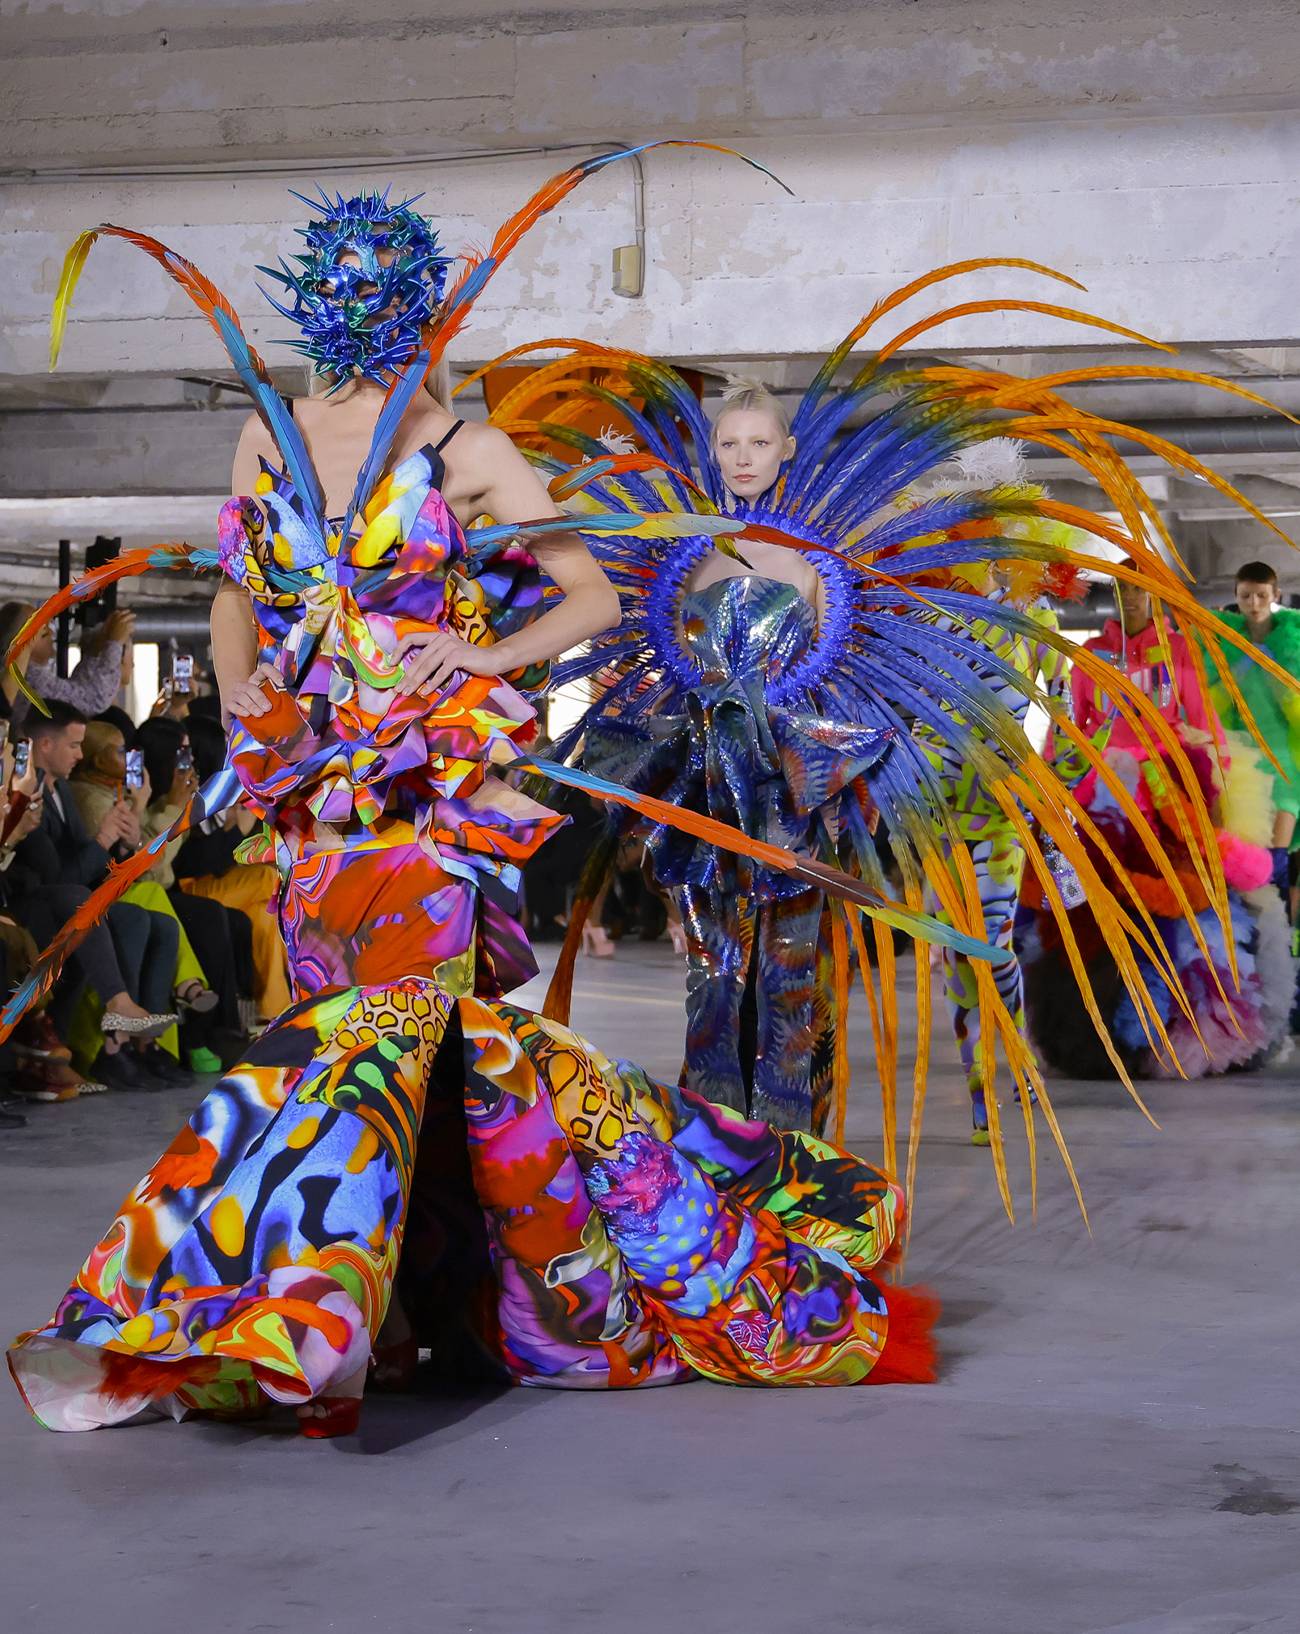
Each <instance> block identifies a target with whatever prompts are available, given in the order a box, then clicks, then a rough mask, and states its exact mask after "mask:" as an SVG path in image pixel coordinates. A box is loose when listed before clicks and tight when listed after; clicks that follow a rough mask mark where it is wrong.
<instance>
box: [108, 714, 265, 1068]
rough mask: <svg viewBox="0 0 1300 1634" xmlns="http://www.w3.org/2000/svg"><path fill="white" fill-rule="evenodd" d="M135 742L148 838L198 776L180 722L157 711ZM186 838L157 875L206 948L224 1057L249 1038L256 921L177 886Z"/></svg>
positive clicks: (173, 813) (167, 822) (213, 1038)
mask: <svg viewBox="0 0 1300 1634" xmlns="http://www.w3.org/2000/svg"><path fill="white" fill-rule="evenodd" d="M136 742H137V744H138V746H139V748H140V750H141V751H142V753H143V756H144V773H145V787H144V791H143V793H144V795H145V796H146V798H145V799H144V800H143V801H142V805H141V829H142V832H143V838H144V839H145V841H146V842H147V841H149V840H152V839H154V838H156V837H157V836H158V835H159V834H162V833H165V832H166V830H167V829H169V828H170V827H171V826H172V824H173V823H174V822H175V821H176V819H177V818H178V817H179V816H180V814H181V812H182V811H183V810H184V808H185V805H186V803H187V802H188V800H189V799H190V796H191V795H192V794H193V793H194V792H195V790H196V789H197V788H198V784H199V780H198V776H197V773H196V772H195V770H194V755H193V750H192V748H191V745H190V739H189V734H188V732H187V730H186V727H185V725H184V724H183V723H182V722H180V721H175V720H172V719H170V718H169V717H167V716H164V715H156V716H154V717H153V718H152V719H150V720H147V721H144V722H143V723H142V724H141V725H140V727H139V728H138V729H137V731H136ZM184 843H185V842H184V838H183V837H182V838H181V839H177V840H173V841H172V842H171V844H170V845H168V847H167V848H166V850H165V851H164V852H163V854H162V855H161V856H160V857H159V859H158V862H157V864H156V865H155V867H154V869H153V879H154V881H155V882H156V883H157V884H159V885H161V886H163V887H164V888H165V890H166V891H167V896H168V900H169V901H170V902H171V904H172V907H173V908H174V910H175V912H176V916H177V918H178V919H179V920H180V922H181V925H182V926H183V927H184V929H185V930H186V931H187V932H188V933H189V935H190V937H191V938H192V939H193V940H194V941H195V942H196V943H197V945H198V946H200V947H201V948H202V949H203V964H204V968H205V970H206V971H207V973H208V978H209V980H210V982H211V985H212V986H213V988H215V990H216V992H217V994H218V995H219V1004H218V1008H217V1009H216V1011H215V1012H214V1014H215V1019H216V1021H217V1024H218V1027H219V1028H220V1030H221V1033H222V1034H224V1035H226V1036H224V1037H219V1036H217V1034H215V1033H214V1034H211V1035H210V1036H209V1039H208V1043H209V1045H212V1046H217V1047H218V1053H219V1054H220V1055H221V1056H222V1057H225V1056H229V1057H230V1058H231V1059H232V1060H233V1059H236V1058H237V1056H238V1054H239V1053H240V1050H241V1049H242V1047H243V1046H244V1045H245V1044H247V1042H248V1040H247V1037H246V1035H244V1034H243V1033H242V1031H241V1028H240V1015H239V1001H240V999H241V998H251V997H252V996H253V992H254V985H255V983H254V968H253V957H252V927H251V926H250V925H249V922H248V920H247V918H246V917H245V915H244V914H242V913H241V912H240V911H239V910H238V909H236V908H228V907H227V906H226V905H225V904H224V903H222V902H220V901H214V900H211V899H209V898H207V897H204V896H196V895H193V894H191V893H190V892H188V891H183V890H181V889H180V888H179V886H178V885H177V883H176V876H175V871H174V869H175V860H176V856H177V853H178V852H179V851H180V849H181V847H182V846H183V845H184ZM209 1053H211V1051H210V1050H209ZM208 1066H209V1068H210V1067H211V1063H210V1062H209V1063H208ZM213 1070H215V1069H213Z"/></svg>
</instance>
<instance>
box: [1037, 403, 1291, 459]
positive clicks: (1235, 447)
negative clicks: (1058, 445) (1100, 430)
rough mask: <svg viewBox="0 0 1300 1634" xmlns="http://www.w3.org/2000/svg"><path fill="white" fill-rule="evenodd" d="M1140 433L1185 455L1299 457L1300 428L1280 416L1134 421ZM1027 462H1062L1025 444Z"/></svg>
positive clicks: (1119, 442)
mask: <svg viewBox="0 0 1300 1634" xmlns="http://www.w3.org/2000/svg"><path fill="white" fill-rule="evenodd" d="M1132 425H1133V426H1134V428H1135V429H1136V430H1138V431H1145V432H1148V433H1149V434H1150V435H1151V436H1153V437H1163V438H1164V440H1165V441H1166V442H1170V443H1173V444H1174V445H1175V446H1176V447H1178V448H1181V449H1182V450H1183V452H1184V453H1185V454H1297V453H1300V425H1294V424H1293V423H1292V422H1291V421H1290V420H1284V419H1283V418H1282V416H1281V415H1280V414H1278V415H1262V414H1259V415H1256V414H1243V415H1233V414H1222V415H1217V416H1208V417H1206V418H1204V419H1198V418H1195V417H1193V416H1188V417H1186V418H1183V419H1168V420H1134V421H1132ZM1113 445H1114V447H1116V448H1117V449H1118V450H1119V452H1120V453H1121V454H1124V455H1125V456H1126V457H1131V456H1132V455H1135V454H1150V452H1151V450H1150V449H1149V448H1147V447H1145V446H1144V445H1143V444H1142V443H1136V442H1133V441H1132V439H1131V438H1128V437H1115V438H1114V439H1113ZM1024 452H1025V458H1026V459H1030V460H1054V459H1059V458H1060V457H1061V456H1060V454H1059V453H1058V452H1057V451H1056V450H1055V449H1053V448H1040V447H1038V446H1037V445H1036V444H1034V443H1026V444H1025V448H1024Z"/></svg>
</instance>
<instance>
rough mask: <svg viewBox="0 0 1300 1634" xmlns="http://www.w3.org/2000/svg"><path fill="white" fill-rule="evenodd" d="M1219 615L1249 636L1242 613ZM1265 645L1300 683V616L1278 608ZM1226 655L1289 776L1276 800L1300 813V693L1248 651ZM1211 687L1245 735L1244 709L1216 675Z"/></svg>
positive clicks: (1229, 722)
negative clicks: (1270, 673)
mask: <svg viewBox="0 0 1300 1634" xmlns="http://www.w3.org/2000/svg"><path fill="white" fill-rule="evenodd" d="M1219 617H1220V618H1221V619H1222V620H1223V622H1224V623H1225V624H1226V625H1227V626H1228V628H1229V629H1231V630H1236V631H1237V632H1238V634H1240V635H1246V634H1247V633H1248V632H1247V630H1246V620H1245V619H1244V618H1243V617H1242V615H1241V614H1240V613H1237V612H1227V613H1220V614H1219ZM1262 645H1263V648H1264V651H1265V652H1267V653H1268V655H1269V657H1270V658H1272V659H1273V660H1274V661H1275V662H1276V663H1278V664H1280V665H1281V667H1282V668H1283V669H1284V670H1286V672H1287V674H1288V675H1294V676H1296V677H1297V679H1300V612H1297V611H1296V610H1295V609H1294V608H1291V607H1278V608H1276V609H1275V610H1274V612H1273V626H1272V628H1271V629H1270V630H1269V632H1268V634H1267V635H1266V636H1265V637H1264V640H1263V643H1262ZM1224 652H1225V653H1226V654H1228V655H1229V656H1230V659H1231V663H1232V674H1233V678H1234V680H1235V681H1236V683H1237V685H1238V686H1239V687H1240V688H1241V693H1242V697H1243V698H1245V700H1246V707H1247V708H1248V709H1249V710H1250V712H1251V714H1252V715H1253V716H1254V719H1255V725H1256V726H1257V727H1258V728H1259V730H1260V733H1261V734H1262V736H1263V738H1264V741H1265V743H1267V744H1268V746H1269V748H1270V749H1271V750H1272V751H1273V753H1274V754H1275V755H1276V756H1277V760H1278V764H1279V765H1280V766H1281V767H1282V770H1283V771H1284V772H1285V773H1286V776H1285V777H1276V776H1275V777H1274V779H1273V798H1274V800H1275V801H1276V803H1277V807H1278V810H1279V811H1290V812H1295V813H1297V814H1300V693H1296V692H1291V691H1288V689H1287V688H1286V687H1284V686H1283V685H1282V683H1281V682H1280V681H1276V680H1274V679H1273V677H1272V676H1271V675H1268V674H1266V673H1265V671H1264V670H1263V669H1261V668H1260V666H1259V665H1258V664H1257V663H1255V661H1254V659H1252V658H1251V657H1250V655H1249V654H1248V653H1239V652H1237V651H1236V650H1235V649H1234V648H1231V647H1226V646H1225V648H1224ZM1211 683H1212V684H1211V687H1210V695H1211V697H1212V698H1213V700H1214V707H1215V708H1216V709H1217V710H1218V712H1219V717H1220V719H1221V720H1222V721H1223V724H1224V726H1225V727H1226V728H1227V729H1228V731H1229V732H1242V731H1245V730H1246V723H1245V721H1244V720H1243V718H1242V715H1241V711H1240V710H1239V709H1237V707H1236V706H1235V705H1234V704H1233V702H1232V700H1231V698H1229V696H1228V693H1227V689H1226V688H1225V687H1224V686H1223V683H1222V682H1221V681H1218V680H1217V679H1214V677H1213V675H1212V676H1211ZM1297 841H1298V842H1300V829H1297Z"/></svg>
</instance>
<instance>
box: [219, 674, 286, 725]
mask: <svg viewBox="0 0 1300 1634" xmlns="http://www.w3.org/2000/svg"><path fill="white" fill-rule="evenodd" d="M268 681H269V682H270V683H271V685H272V686H273V687H274V688H275V689H276V691H277V692H283V691H284V677H283V676H282V675H281V674H280V672H279V670H278V669H276V667H275V665H274V664H259V665H258V666H257V668H256V669H255V670H254V671H253V673H252V674H251V675H250V676H249V677H248V679H247V680H246V681H241V682H240V683H239V685H238V686H236V687H233V688H232V689H231V693H230V696H229V697H228V698H227V699H226V700H225V710H224V711H223V713H225V714H226V715H228V716H229V715H240V716H243V717H244V718H246V719H254V720H255V719H256V718H257V716H258V715H266V714H269V712H270V709H271V702H270V699H268V698H267V696H266V694H265V693H264V692H263V691H262V688H263V686H264V685H265V684H266V683H267V682H268Z"/></svg>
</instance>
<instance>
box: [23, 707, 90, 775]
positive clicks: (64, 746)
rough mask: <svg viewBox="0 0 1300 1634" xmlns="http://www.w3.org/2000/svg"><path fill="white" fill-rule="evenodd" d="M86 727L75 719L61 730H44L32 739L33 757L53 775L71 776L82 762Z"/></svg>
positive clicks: (45, 770)
mask: <svg viewBox="0 0 1300 1634" xmlns="http://www.w3.org/2000/svg"><path fill="white" fill-rule="evenodd" d="M85 735H86V728H85V727H84V726H83V725H82V724H81V722H80V721H73V722H71V724H70V725H68V726H65V727H64V728H63V730H62V731H60V732H43V733H41V734H40V736H39V737H33V739H32V759H33V760H34V761H35V762H36V764H37V765H38V766H39V767H40V769H41V770H42V771H43V772H48V773H49V774H50V776H51V777H71V776H72V774H73V772H74V771H75V769H76V768H77V766H78V765H80V763H81V742H82V739H83V738H84V737H85Z"/></svg>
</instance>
